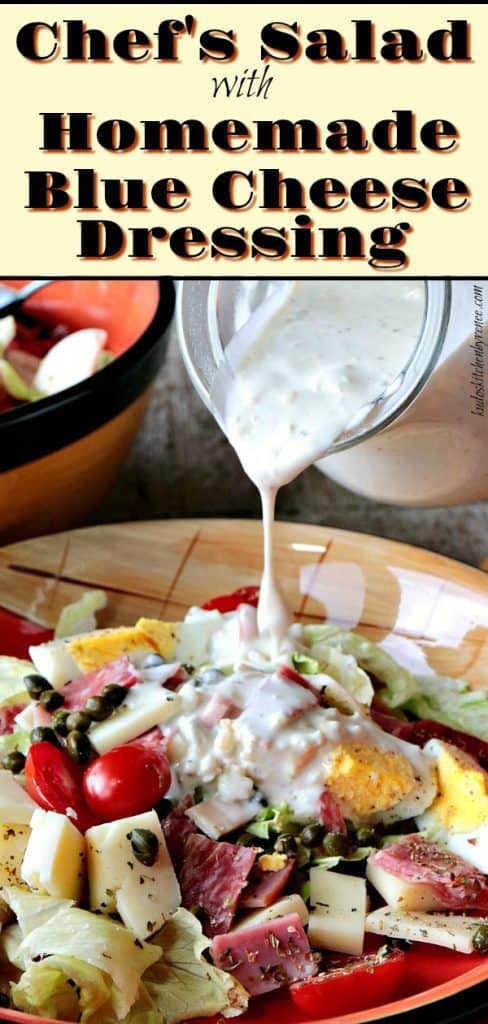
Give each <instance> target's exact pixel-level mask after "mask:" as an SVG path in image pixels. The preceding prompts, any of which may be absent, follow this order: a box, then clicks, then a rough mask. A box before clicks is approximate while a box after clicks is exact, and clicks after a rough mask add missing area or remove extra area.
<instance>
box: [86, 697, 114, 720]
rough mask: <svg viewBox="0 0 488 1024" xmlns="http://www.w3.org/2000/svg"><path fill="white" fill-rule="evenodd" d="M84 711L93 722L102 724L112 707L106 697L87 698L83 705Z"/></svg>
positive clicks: (110, 712)
mask: <svg viewBox="0 0 488 1024" xmlns="http://www.w3.org/2000/svg"><path fill="white" fill-rule="evenodd" d="M85 711H86V713H87V715H91V717H92V718H93V720H94V721H95V722H103V721H104V720H105V719H106V718H109V717H110V715H111V714H112V711H113V707H112V705H111V704H110V701H108V700H107V698H106V697H89V698H88V700H87V701H86V704H85Z"/></svg>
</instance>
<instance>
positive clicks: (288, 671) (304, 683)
mask: <svg viewBox="0 0 488 1024" xmlns="http://www.w3.org/2000/svg"><path fill="white" fill-rule="evenodd" d="M276 674H277V675H278V676H281V678H282V679H287V680H288V682H289V683H296V685H297V686H301V687H302V689H303V690H309V691H310V693H313V695H314V697H315V698H316V702H317V704H318V703H319V695H318V691H317V690H316V688H315V686H312V683H310V682H309V680H308V679H305V676H302V675H300V673H299V672H296V671H295V669H294V668H290V666H289V665H280V667H279V669H278V671H277V673H276Z"/></svg>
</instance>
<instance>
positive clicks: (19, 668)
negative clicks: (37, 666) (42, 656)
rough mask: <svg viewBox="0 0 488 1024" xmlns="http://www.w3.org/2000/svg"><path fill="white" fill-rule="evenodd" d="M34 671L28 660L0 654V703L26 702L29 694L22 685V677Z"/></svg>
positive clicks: (2, 704)
mask: <svg viewBox="0 0 488 1024" xmlns="http://www.w3.org/2000/svg"><path fill="white" fill-rule="evenodd" d="M33 671H34V666H33V665H32V662H30V661H24V660H23V659H22V658H10V657H9V656H8V655H6V654H1V655H0V705H1V706H7V705H8V704H26V703H27V701H28V700H29V694H28V693H27V690H26V688H25V685H24V678H25V676H28V675H29V673H30V672H33Z"/></svg>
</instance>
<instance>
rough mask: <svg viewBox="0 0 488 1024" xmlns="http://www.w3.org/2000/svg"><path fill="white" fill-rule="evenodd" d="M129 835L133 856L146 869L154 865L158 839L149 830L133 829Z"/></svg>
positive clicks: (157, 851)
mask: <svg viewBox="0 0 488 1024" xmlns="http://www.w3.org/2000/svg"><path fill="white" fill-rule="evenodd" d="M129 835H130V845H131V846H132V849H133V852H134V856H135V857H136V858H137V860H138V861H140V862H141V864H144V865H145V867H147V868H152V866H153V864H155V863H156V860H157V856H158V853H159V839H158V837H157V835H156V834H155V833H154V832H151V830H150V829H149V828H134V829H133V830H132V832H130V833H129Z"/></svg>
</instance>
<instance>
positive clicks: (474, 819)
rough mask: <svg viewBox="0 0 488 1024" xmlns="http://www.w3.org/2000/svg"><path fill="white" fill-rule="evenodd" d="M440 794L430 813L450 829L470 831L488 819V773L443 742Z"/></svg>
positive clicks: (440, 757)
mask: <svg viewBox="0 0 488 1024" xmlns="http://www.w3.org/2000/svg"><path fill="white" fill-rule="evenodd" d="M437 777H438V783H439V796H438V797H437V800H434V803H433V804H432V807H431V808H430V812H429V813H431V814H433V815H435V818H436V819H437V821H438V822H439V823H440V824H442V826H443V827H444V828H445V829H446V831H448V832H469V831H471V829H475V828H478V827H479V826H480V825H483V824H486V823H487V822H488V775H487V774H486V772H484V771H483V769H482V768H479V767H478V766H477V764H476V762H475V761H473V759H472V758H471V757H469V756H467V755H465V754H463V752H462V751H458V750H455V749H453V748H451V747H449V746H447V745H445V744H443V746H442V748H441V750H440V752H439V757H438V761H437Z"/></svg>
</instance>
